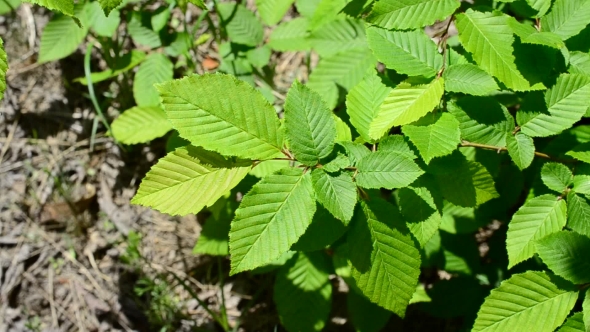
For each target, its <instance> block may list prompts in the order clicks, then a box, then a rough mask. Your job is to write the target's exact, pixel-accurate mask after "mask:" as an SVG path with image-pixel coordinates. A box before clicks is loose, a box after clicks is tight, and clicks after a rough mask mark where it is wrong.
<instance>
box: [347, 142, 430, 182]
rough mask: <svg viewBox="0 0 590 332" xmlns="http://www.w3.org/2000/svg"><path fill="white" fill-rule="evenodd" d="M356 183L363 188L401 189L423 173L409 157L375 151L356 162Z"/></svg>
mask: <svg viewBox="0 0 590 332" xmlns="http://www.w3.org/2000/svg"><path fill="white" fill-rule="evenodd" d="M357 167H358V169H357V170H358V174H357V176H356V183H357V184H358V185H359V186H360V187H363V188H369V189H371V188H374V189H377V188H386V189H394V188H403V187H406V186H408V185H409V184H410V183H412V182H414V181H415V180H416V179H417V178H418V177H419V176H420V175H422V174H424V171H423V170H422V169H420V167H419V166H418V165H417V164H416V163H415V162H414V161H413V160H412V159H411V158H409V157H407V156H406V155H404V154H400V153H391V152H387V151H377V152H374V153H371V154H369V155H367V156H366V157H363V158H362V159H361V160H360V161H359V162H358V165H357Z"/></svg>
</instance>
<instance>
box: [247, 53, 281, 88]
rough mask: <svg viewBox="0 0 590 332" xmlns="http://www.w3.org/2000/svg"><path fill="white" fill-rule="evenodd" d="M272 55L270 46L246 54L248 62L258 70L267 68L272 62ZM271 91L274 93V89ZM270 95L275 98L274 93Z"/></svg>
mask: <svg viewBox="0 0 590 332" xmlns="http://www.w3.org/2000/svg"><path fill="white" fill-rule="evenodd" d="M271 55H272V50H271V49H270V47H268V45H264V46H261V47H257V48H254V49H251V50H249V51H248V52H246V58H247V59H248V61H250V63H251V64H252V66H254V67H256V68H262V67H264V66H266V65H267V64H268V63H269V62H270V56H271ZM261 88H262V87H261ZM270 91H272V89H270ZM270 95H271V96H272V98H274V96H273V95H272V93H271V94H270ZM267 99H268V98H267Z"/></svg>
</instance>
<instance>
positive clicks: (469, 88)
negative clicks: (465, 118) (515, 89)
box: [443, 63, 499, 96]
mask: <svg viewBox="0 0 590 332" xmlns="http://www.w3.org/2000/svg"><path fill="white" fill-rule="evenodd" d="M443 77H444V79H445V90H446V91H450V92H460V93H465V94H469V95H474V96H485V95H489V94H490V93H492V92H494V91H497V90H498V89H499V87H498V84H496V81H495V80H494V78H493V77H491V76H490V75H489V74H488V73H486V72H485V71H483V70H482V69H480V68H479V67H478V66H476V65H473V64H470V63H466V64H461V65H452V66H449V67H448V68H447V69H446V70H445V72H444V74H443Z"/></svg>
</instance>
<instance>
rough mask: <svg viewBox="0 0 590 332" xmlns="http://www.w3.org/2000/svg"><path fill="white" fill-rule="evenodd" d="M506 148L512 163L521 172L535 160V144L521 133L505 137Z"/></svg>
mask: <svg viewBox="0 0 590 332" xmlns="http://www.w3.org/2000/svg"><path fill="white" fill-rule="evenodd" d="M506 147H507V148H508V154H509V155H510V158H512V161H514V163H515V164H516V166H518V168H519V169H521V170H523V169H525V168H527V167H529V166H530V165H531V163H532V162H533V159H535V142H533V139H532V138H530V137H529V136H527V135H526V134H523V133H520V132H519V133H516V134H515V135H507V136H506Z"/></svg>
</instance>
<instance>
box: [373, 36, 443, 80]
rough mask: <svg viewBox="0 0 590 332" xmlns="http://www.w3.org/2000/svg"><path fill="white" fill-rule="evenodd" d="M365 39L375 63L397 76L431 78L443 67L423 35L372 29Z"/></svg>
mask: <svg viewBox="0 0 590 332" xmlns="http://www.w3.org/2000/svg"><path fill="white" fill-rule="evenodd" d="M367 39H368V41H369V47H370V48H371V50H373V53H374V54H375V56H376V57H377V60H379V61H380V62H383V64H384V65H385V66H386V67H387V68H390V69H394V70H395V71H396V72H398V73H400V74H406V75H409V76H425V77H432V76H434V75H435V74H436V73H437V72H438V71H439V70H440V68H441V67H442V63H443V59H442V55H440V54H439V53H438V50H437V48H436V44H435V43H434V42H433V41H432V40H430V38H429V37H428V36H427V35H426V34H425V33H424V31H421V30H410V31H395V30H386V29H381V28H379V27H375V26H371V27H368V28H367Z"/></svg>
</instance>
